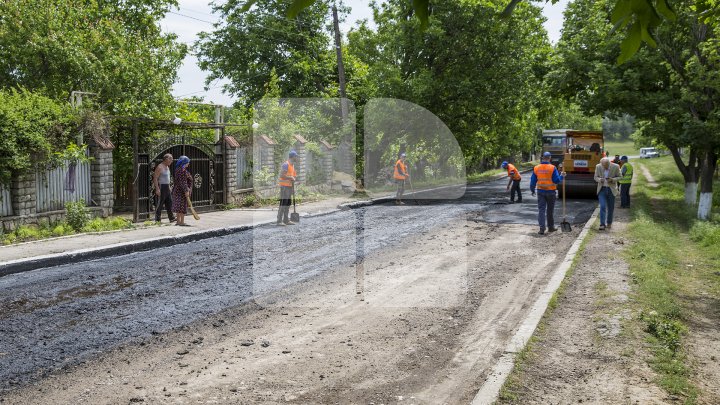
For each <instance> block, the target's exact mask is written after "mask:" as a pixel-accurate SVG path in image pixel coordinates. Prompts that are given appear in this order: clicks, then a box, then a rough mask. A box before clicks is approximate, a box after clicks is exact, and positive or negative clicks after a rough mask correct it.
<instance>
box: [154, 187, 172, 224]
mask: <svg viewBox="0 0 720 405" xmlns="http://www.w3.org/2000/svg"><path fill="white" fill-rule="evenodd" d="M155 200H156V201H157V204H156V207H157V208H155V221H156V222H160V218H161V217H162V209H163V205H164V206H165V211H167V214H168V219H169V220H170V221H172V220H174V219H175V216H174V215H173V213H172V193H171V192H170V185H169V184H161V185H160V197H155Z"/></svg>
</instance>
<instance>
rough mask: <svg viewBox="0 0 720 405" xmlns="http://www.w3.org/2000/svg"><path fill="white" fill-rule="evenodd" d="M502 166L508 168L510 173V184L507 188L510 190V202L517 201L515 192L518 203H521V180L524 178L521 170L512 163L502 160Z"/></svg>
mask: <svg viewBox="0 0 720 405" xmlns="http://www.w3.org/2000/svg"><path fill="white" fill-rule="evenodd" d="M501 166H502V168H503V169H505V170H507V174H508V184H507V188H506V189H505V190H506V191H507V190H510V204H514V203H515V193H517V201H518V203H520V204H521V203H522V194H520V180H522V176H520V172H519V171H518V169H517V168H516V167H515V165H513V164H512V163H508V162H502V165H501ZM511 187H512V188H511Z"/></svg>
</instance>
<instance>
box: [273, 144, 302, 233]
mask: <svg viewBox="0 0 720 405" xmlns="http://www.w3.org/2000/svg"><path fill="white" fill-rule="evenodd" d="M297 161H298V154H297V152H295V151H294V150H291V151H290V153H289V154H288V160H287V161H285V163H283V164H282V166H280V178H279V179H278V185H279V186H280V207H279V208H278V214H277V224H278V225H279V226H285V225H295V223H294V222H292V221H290V218H289V215H290V203H291V201H290V200H291V199H292V196H293V188H294V187H295V179H296V178H297V172H296V171H295V165H296V164H297Z"/></svg>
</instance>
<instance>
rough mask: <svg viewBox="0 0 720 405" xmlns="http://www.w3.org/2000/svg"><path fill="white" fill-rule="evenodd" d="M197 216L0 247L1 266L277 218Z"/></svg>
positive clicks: (304, 208) (312, 206)
mask: <svg viewBox="0 0 720 405" xmlns="http://www.w3.org/2000/svg"><path fill="white" fill-rule="evenodd" d="M354 201H357V200H355V199H353V198H352V197H350V196H346V197H335V198H330V199H327V200H322V201H318V202H312V203H306V204H301V205H298V206H297V211H298V213H300V215H301V217H302V216H308V215H318V214H322V213H328V212H332V211H335V210H338V209H339V208H338V206H339V205H341V204H345V203H349V202H354ZM291 212H292V208H291ZM199 215H200V220H199V221H195V220H194V219H193V217H192V215H187V216H186V217H185V221H186V223H187V224H189V225H190V226H188V227H183V226H175V225H169V224H167V215H166V214H165V213H164V212H163V217H164V218H163V226H151V227H141V228H136V229H127V230H121V231H110V232H96V233H86V234H80V235H71V236H63V237H59V238H50V239H43V240H37V241H31V242H24V243H18V244H13V245H8V246H2V247H0V263H2V262H8V261H13V260H21V259H28V258H33V257H40V256H47V255H54V254H59V253H66V252H71V251H77V250H87V249H96V248H101V247H106V246H112V245H118V244H125V243H134V242H138V241H144V240H148V241H149V240H152V239H156V238H163V237H178V239H182V236H184V235H191V234H198V233H202V232H208V231H213V230H224V229H228V228H240V227H243V226H247V227H249V226H252V225H255V224H259V223H269V222H274V221H275V218H276V217H277V207H263V208H256V209H232V210H228V211H214V212H205V213H199Z"/></svg>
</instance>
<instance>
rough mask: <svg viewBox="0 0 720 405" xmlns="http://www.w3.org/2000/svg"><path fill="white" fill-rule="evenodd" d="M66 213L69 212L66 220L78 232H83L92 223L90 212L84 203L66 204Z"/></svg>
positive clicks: (72, 202) (71, 202)
mask: <svg viewBox="0 0 720 405" xmlns="http://www.w3.org/2000/svg"><path fill="white" fill-rule="evenodd" d="M65 211H67V214H66V216H65V220H66V221H67V223H68V225H70V227H71V228H72V229H73V230H74V231H76V232H80V231H82V229H83V228H84V227H85V226H86V225H87V224H88V222H89V221H90V211H89V210H88V209H87V207H86V206H85V202H84V201H70V202H67V203H65Z"/></svg>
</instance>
